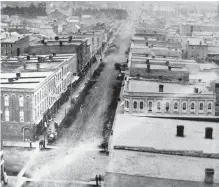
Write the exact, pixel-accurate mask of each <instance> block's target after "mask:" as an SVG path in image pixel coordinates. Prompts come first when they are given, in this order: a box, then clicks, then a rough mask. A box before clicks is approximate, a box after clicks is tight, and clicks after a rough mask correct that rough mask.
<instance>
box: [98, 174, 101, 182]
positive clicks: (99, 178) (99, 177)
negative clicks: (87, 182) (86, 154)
mask: <svg viewBox="0 0 219 187" xmlns="http://www.w3.org/2000/svg"><path fill="white" fill-rule="evenodd" d="M98 180H99V182H100V184H101V175H99V176H98Z"/></svg>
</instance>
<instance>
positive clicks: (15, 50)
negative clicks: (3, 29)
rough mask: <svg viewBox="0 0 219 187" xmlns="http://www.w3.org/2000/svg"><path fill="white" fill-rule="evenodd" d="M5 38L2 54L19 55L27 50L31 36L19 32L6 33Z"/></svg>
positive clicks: (2, 40) (2, 42)
mask: <svg viewBox="0 0 219 187" xmlns="http://www.w3.org/2000/svg"><path fill="white" fill-rule="evenodd" d="M5 36H6V37H5V38H2V39H1V55H2V56H19V55H21V54H23V53H26V52H27V48H28V45H29V37H28V36H22V35H20V34H18V33H15V32H12V33H5Z"/></svg>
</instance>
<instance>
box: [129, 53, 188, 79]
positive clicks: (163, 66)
mask: <svg viewBox="0 0 219 187" xmlns="http://www.w3.org/2000/svg"><path fill="white" fill-rule="evenodd" d="M167 63H168V64H167ZM129 76H130V77H142V78H147V79H160V80H174V81H183V82H186V81H189V71H188V70H187V68H185V67H183V66H182V65H180V64H177V63H175V66H174V64H173V63H170V62H169V61H168V60H166V61H165V60H163V61H157V60H153V59H147V58H144V57H143V58H135V57H132V59H131V62H130V63H129Z"/></svg>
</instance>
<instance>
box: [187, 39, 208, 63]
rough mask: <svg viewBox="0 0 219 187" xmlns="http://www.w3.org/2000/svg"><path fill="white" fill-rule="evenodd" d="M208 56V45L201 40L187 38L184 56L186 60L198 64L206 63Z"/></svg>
mask: <svg viewBox="0 0 219 187" xmlns="http://www.w3.org/2000/svg"><path fill="white" fill-rule="evenodd" d="M207 54H208V45H207V44H206V43H205V41H204V40H203V39H199V38H187V44H186V56H187V58H188V59H195V60H197V61H200V62H206V60H207Z"/></svg>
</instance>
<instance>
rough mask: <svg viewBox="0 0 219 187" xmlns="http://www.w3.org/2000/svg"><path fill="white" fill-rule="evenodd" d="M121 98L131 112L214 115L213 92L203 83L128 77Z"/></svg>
mask: <svg viewBox="0 0 219 187" xmlns="http://www.w3.org/2000/svg"><path fill="white" fill-rule="evenodd" d="M123 97H124V101H125V111H126V112H128V113H130V114H142V115H170V116H214V115H215V102H216V94H215V93H214V92H212V91H209V90H208V89H207V88H206V87H204V86H197V85H190V84H180V83H170V82H169V83H168V82H165V81H163V82H162V81H161V82H154V81H146V80H134V79H128V80H127V81H126V82H125V86H124V93H123Z"/></svg>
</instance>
